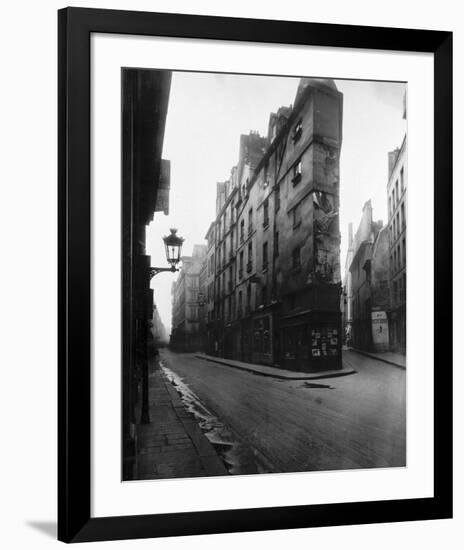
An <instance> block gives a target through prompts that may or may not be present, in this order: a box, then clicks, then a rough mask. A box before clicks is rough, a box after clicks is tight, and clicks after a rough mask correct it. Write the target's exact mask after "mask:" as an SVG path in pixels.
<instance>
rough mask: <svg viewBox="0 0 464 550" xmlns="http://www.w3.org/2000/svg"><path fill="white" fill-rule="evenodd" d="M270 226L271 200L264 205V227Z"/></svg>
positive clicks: (267, 200)
mask: <svg viewBox="0 0 464 550" xmlns="http://www.w3.org/2000/svg"><path fill="white" fill-rule="evenodd" d="M268 225H269V199H266V200H265V201H264V203H263V227H267V226H268Z"/></svg>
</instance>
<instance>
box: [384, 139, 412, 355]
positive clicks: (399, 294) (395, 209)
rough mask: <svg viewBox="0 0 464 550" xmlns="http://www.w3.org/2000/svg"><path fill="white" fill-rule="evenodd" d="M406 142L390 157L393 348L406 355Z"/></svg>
mask: <svg viewBox="0 0 464 550" xmlns="http://www.w3.org/2000/svg"><path fill="white" fill-rule="evenodd" d="M407 158H408V156H407V139H406V136H405V137H404V140H403V143H402V144H401V147H400V148H399V149H395V150H394V151H392V152H390V153H388V185H387V194H388V231H389V249H390V277H389V279H390V314H389V315H390V319H389V320H390V347H391V349H392V350H393V351H397V352H400V353H406V216H407Z"/></svg>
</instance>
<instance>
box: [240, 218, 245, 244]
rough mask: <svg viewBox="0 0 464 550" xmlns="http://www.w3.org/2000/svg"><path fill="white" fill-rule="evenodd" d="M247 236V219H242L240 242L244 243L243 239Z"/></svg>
mask: <svg viewBox="0 0 464 550" xmlns="http://www.w3.org/2000/svg"><path fill="white" fill-rule="evenodd" d="M244 238H245V220H242V221H241V222H240V242H241V243H243V239H244Z"/></svg>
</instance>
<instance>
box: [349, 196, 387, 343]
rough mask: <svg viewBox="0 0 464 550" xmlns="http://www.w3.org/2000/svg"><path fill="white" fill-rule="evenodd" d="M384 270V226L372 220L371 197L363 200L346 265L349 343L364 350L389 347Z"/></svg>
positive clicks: (385, 239)
mask: <svg viewBox="0 0 464 550" xmlns="http://www.w3.org/2000/svg"><path fill="white" fill-rule="evenodd" d="M388 273H389V259H388V230H387V228H386V227H383V222H382V221H377V222H374V221H373V219H372V205H371V201H367V202H366V203H365V205H364V207H363V212H362V217H361V222H360V224H359V227H358V229H357V231H356V234H355V237H354V240H353V241H352V259H351V263H350V265H349V275H350V286H351V290H350V292H351V300H350V309H351V338H350V343H351V345H352V346H353V347H354V348H357V349H362V350H366V351H387V350H388V348H389V334H388V316H387V312H388V309H389V290H388Z"/></svg>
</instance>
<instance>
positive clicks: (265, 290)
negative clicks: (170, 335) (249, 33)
mask: <svg viewBox="0 0 464 550" xmlns="http://www.w3.org/2000/svg"><path fill="white" fill-rule="evenodd" d="M342 102H343V96H342V94H341V93H340V92H338V90H337V88H336V86H335V84H334V82H333V80H323V79H306V78H305V79H301V81H300V84H299V87H298V91H297V94H296V98H295V103H294V106H293V107H281V108H280V109H279V110H278V111H277V112H276V113H272V114H271V115H270V119H269V127H268V135H267V136H265V137H263V136H260V135H259V134H257V133H256V132H251V133H250V134H249V135H242V136H241V137H240V148H239V159H238V164H237V165H236V166H235V167H233V168H232V171H231V175H230V178H229V180H228V181H226V182H221V183H218V184H217V203H216V219H215V220H214V221H213V223H212V224H211V225H210V227H209V229H208V232H207V235H206V238H207V240H208V252H207V260H206V261H207V263H208V267H207V273H208V276H207V284H208V292H207V295H208V304H207V313H208V325H207V331H208V351H210V352H212V353H215V354H217V355H221V356H225V357H230V358H234V359H240V360H243V361H251V362H254V363H264V364H268V365H279V366H281V367H284V368H288V369H292V370H302V371H311V370H319V369H330V368H340V367H341V313H340V292H341V280H340V231H339V219H338V212H339V158H340V148H341V142H342Z"/></svg>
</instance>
